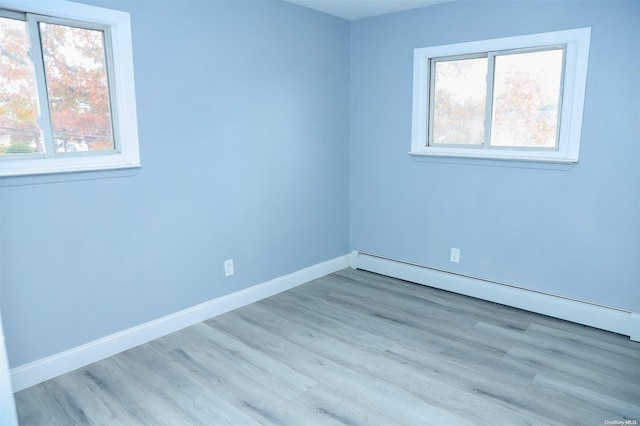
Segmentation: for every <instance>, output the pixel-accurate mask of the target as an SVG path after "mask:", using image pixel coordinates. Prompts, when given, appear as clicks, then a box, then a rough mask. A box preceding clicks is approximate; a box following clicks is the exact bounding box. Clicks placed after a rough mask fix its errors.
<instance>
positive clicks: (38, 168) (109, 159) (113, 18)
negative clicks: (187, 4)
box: [0, 0, 140, 177]
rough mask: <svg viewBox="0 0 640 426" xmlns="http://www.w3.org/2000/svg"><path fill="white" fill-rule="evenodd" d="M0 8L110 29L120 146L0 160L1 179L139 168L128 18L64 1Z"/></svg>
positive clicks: (7, 3) (15, 2)
mask: <svg viewBox="0 0 640 426" xmlns="http://www.w3.org/2000/svg"><path fill="white" fill-rule="evenodd" d="M2 8H3V9H13V10H16V11H20V12H26V13H33V14H38V15H47V16H52V17H56V18H62V19H71V20H76V21H86V22H92V23H96V24H101V25H106V26H108V27H109V28H110V33H111V40H112V44H111V50H112V55H113V69H111V70H109V71H110V72H111V74H112V77H113V83H114V84H115V88H114V89H115V90H113V97H114V101H115V104H116V105H117V108H114V110H113V111H112V114H113V117H112V118H113V121H114V123H116V125H115V126H114V132H115V135H114V136H115V137H116V138H117V140H118V142H119V147H118V148H119V149H118V150H117V151H115V152H113V153H109V154H101V155H84V156H77V157H71V156H70V157H53V158H30V159H25V158H22V159H18V158H16V159H3V158H1V157H0V177H4V176H22V175H39V174H50V173H65V172H79V171H94V170H113V169H126V168H135V167H140V151H139V145H138V124H137V123H138V120H137V114H136V98H135V85H134V75H133V47H132V41H131V20H130V17H129V14H128V13H126V12H122V11H118V10H111V9H104V8H101V7H96V6H89V5H85V4H80V3H74V2H70V1H65V0H47V1H42V0H3V1H2Z"/></svg>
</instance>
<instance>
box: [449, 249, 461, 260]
mask: <svg viewBox="0 0 640 426" xmlns="http://www.w3.org/2000/svg"><path fill="white" fill-rule="evenodd" d="M449 260H450V261H452V262H453V263H460V249H459V248H453V247H452V248H451V257H449Z"/></svg>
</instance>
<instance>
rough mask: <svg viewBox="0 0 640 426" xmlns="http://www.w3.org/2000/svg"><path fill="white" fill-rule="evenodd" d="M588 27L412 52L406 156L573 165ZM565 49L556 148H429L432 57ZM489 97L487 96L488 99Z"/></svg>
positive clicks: (577, 147)
mask: <svg viewBox="0 0 640 426" xmlns="http://www.w3.org/2000/svg"><path fill="white" fill-rule="evenodd" d="M590 40H591V28H579V29H574V30H566V31H555V32H549V33H540V34H531V35H525V36H516V37H507V38H499V39H491V40H482V41H474V42H469V43H459V44H450V45H444V46H433V47H422V48H417V49H415V50H414V60H413V116H412V132H411V151H410V152H409V154H411V155H416V156H436V157H462V158H486V159H494V160H496V159H497V160H519V161H543V162H553V163H576V162H578V158H579V153H580V140H581V133H582V113H583V109H584V96H585V89H586V83H587V65H588V62H589V44H590ZM559 45H561V46H565V69H564V85H563V87H562V104H561V110H560V111H561V112H560V121H559V123H558V124H559V133H558V141H557V148H556V149H552V150H549V149H540V150H533V149H530V148H518V147H506V148H505V147H500V148H499V149H489V147H487V146H484V147H480V148H478V147H465V146H464V145H459V146H451V145H449V146H429V145H428V140H429V139H428V138H429V128H428V126H429V119H430V116H431V113H430V111H429V99H430V93H429V90H430V75H431V69H430V68H431V63H432V61H431V60H432V59H434V58H442V57H448V56H455V55H473V54H478V53H491V52H496V51H506V50H515V49H529V48H531V49H538V48H545V47H550V46H559ZM487 96H489V94H487Z"/></svg>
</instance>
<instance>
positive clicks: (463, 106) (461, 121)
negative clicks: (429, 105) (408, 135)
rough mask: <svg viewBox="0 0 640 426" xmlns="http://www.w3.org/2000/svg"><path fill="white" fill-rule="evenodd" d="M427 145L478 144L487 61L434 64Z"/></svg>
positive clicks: (485, 87) (482, 127)
mask: <svg viewBox="0 0 640 426" xmlns="http://www.w3.org/2000/svg"><path fill="white" fill-rule="evenodd" d="M434 76H435V83H434V90H433V92H434V93H433V105H434V108H433V117H432V125H433V131H432V134H431V144H432V145H438V144H463V145H482V144H483V142H484V119H485V105H486V93H487V82H486V76H487V58H475V59H461V60H456V61H439V62H435V74H434Z"/></svg>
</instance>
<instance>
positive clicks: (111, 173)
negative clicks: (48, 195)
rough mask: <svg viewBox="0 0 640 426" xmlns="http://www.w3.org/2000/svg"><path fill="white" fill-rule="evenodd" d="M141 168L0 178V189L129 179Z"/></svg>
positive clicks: (19, 175)
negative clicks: (121, 178)
mask: <svg viewBox="0 0 640 426" xmlns="http://www.w3.org/2000/svg"><path fill="white" fill-rule="evenodd" d="M141 167H142V166H141V165H140V164H137V165H120V166H112V167H109V168H106V167H102V168H100V169H87V168H84V169H83V170H56V171H41V172H40V173H37V174H36V173H31V174H24V173H23V174H14V175H3V176H0V188H4V187H11V186H23V185H41V184H48V183H59V182H75V181H82V180H95V179H113V178H120V177H130V176H135V175H137V174H138V171H139V170H140V168H141Z"/></svg>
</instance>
